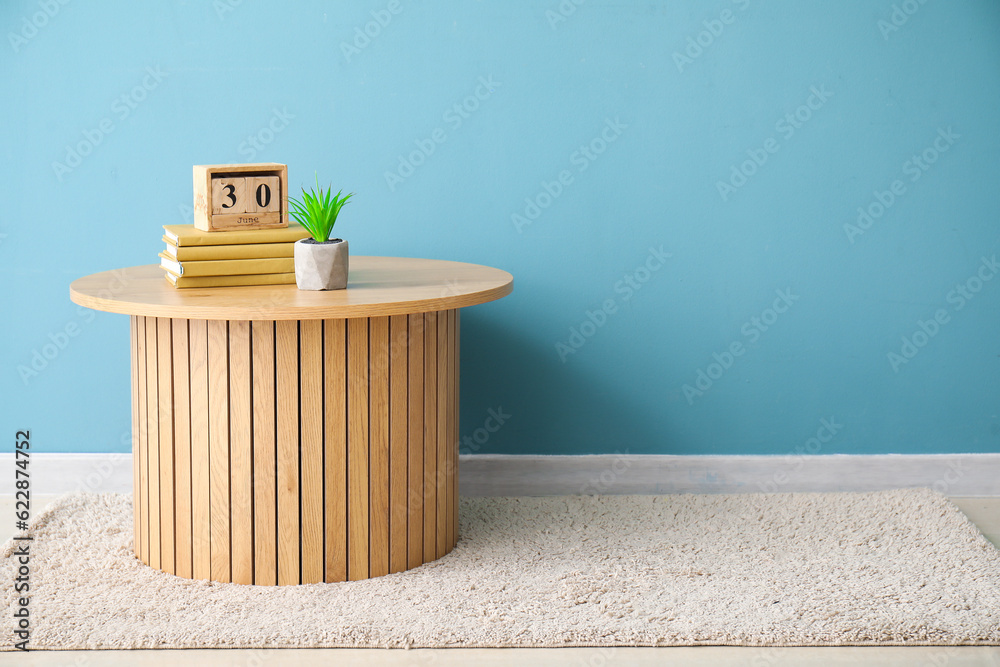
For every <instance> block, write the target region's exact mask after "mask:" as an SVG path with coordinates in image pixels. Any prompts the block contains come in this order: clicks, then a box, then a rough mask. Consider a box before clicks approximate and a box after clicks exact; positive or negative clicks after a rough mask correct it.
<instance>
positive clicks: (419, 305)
mask: <svg viewBox="0 0 1000 667" xmlns="http://www.w3.org/2000/svg"><path fill="white" fill-rule="evenodd" d="M513 283H514V278H513V276H511V275H510V274H509V273H507V272H506V271H501V270H500V269H494V268H491V267H488V266H480V265H479V264H466V263H464V262H451V261H447V260H439V259H417V258H409V257H364V256H359V257H351V269H350V276H349V279H348V283H347V289H342V290H330V291H315V292H314V291H304V290H299V289H298V288H297V287H296V286H295V285H255V286H245V287H213V288H198V289H190V288H188V289H177V288H175V287H173V286H172V285H171V284H170V283H168V282H167V280H166V278H165V277H164V272H163V269H162V268H160V267H159V266H158V265H156V264H148V265H145V266H133V267H130V268H126V269H116V270H113V271H104V272H103V273H95V274H93V275H89V276H86V277H84V278H80V279H78V280H75V281H74V282H73V284H72V285H70V288H69V293H70V298H71V299H72V300H73V302H74V303H77V304H79V305H81V306H86V307H87V308H93V309H94V310H104V311H108V312H111V313H123V314H125V315H142V316H146V317H174V318H183V319H194V320H307V319H325V318H331V319H335V318H347V317H376V316H382V315H403V314H407V313H423V312H428V311H435V310H450V309H452V308H464V307H466V306H474V305H476V304H480V303H486V302H488V301H494V300H496V299H500V298H502V297H504V296H507V295H508V294H510V292H511V290H512V289H513Z"/></svg>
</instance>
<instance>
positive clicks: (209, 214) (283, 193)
mask: <svg viewBox="0 0 1000 667" xmlns="http://www.w3.org/2000/svg"><path fill="white" fill-rule="evenodd" d="M193 171H194V226H195V227H196V228H197V229H200V230H202V231H206V232H214V231H223V230H233V229H267V228H271V227H287V226H288V167H287V166H286V165H283V164H279V163H276V162H265V163H260V164H215V165H195V166H194V169H193Z"/></svg>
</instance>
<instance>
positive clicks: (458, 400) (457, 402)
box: [451, 309, 462, 546]
mask: <svg viewBox="0 0 1000 667" xmlns="http://www.w3.org/2000/svg"><path fill="white" fill-rule="evenodd" d="M461 322H462V311H461V310H458V309H456V310H455V343H454V349H452V355H453V357H454V360H455V369H454V371H453V375H454V378H455V395H454V398H453V399H452V410H453V411H454V413H455V426H454V428H455V438H454V442H455V447H454V450H453V451H452V453H451V455H452V457H453V458H454V460H455V475H454V476H453V477H452V480H451V486H452V495H453V497H454V501H453V502H454V507H455V516H454V517H452V520H453V522H454V530H455V539H454V541H453V543H452V546H454V545H455V544H458V537H459V535H458V525H459V524H458V518H459V512H458V508H459V495H458V473H459V464H458V443H459V440H460V439H461V437H462V429H461V419H460V415H461V411H460V410H459V408H460V407H461V405H462V393H461V390H460V382H459V379H460V378H461V375H462V374H461V373H460V372H459V369H460V368H461V364H460V363H459V361H460V359H461V355H460V349H461V343H462V330H461V329H462V327H461Z"/></svg>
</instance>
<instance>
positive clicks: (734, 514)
mask: <svg viewBox="0 0 1000 667" xmlns="http://www.w3.org/2000/svg"><path fill="white" fill-rule="evenodd" d="M131 517H132V506H131V498H130V496H127V495H120V494H100V495H96V494H73V495H69V496H64V497H62V498H60V499H59V500H57V501H56V502H55V503H53V505H51V506H50V508H49V509H48V510H46V511H45V512H44V513H42V514H41V515H39V516H38V517H37V518H36V520H35V521H34V522H33V531H32V534H33V535H34V541H33V543H32V552H33V555H32V561H31V586H32V598H31V603H30V610H31V619H32V635H31V641H30V643H29V647H31V648H36V649H42V648H49V649H121V648H188V647H344V646H347V647H457V646H463V647H509V646H518V647H531V646H549V647H551V646H677V645H696V644H727V645H752V646H760V645H769V646H793V645H797V646H824V645H852V644H858V645H865V644H891V645H899V644H903V645H928V644H1000V551H998V550H997V549H996V548H995V547H993V545H991V544H990V543H989V542H987V540H986V539H985V538H984V537H983V536H982V535H981V534H980V533H979V531H978V530H977V529H976V528H975V527H974V526H973V525H972V524H971V523H970V522H969V521H968V520H967V519H966V518H965V516H964V515H963V514H961V512H959V510H958V509H957V508H956V507H955V506H954V505H952V504H951V503H950V502H949V501H948V500H947V499H946V498H945V497H944V496H942V495H940V494H937V493H935V492H932V491H929V490H923V489H911V490H902V491H888V492H877V493H829V494H773V495H764V494H745V495H725V496H724V495H712V496H709V495H675V496H560V497H549V498H465V499H462V500H461V539H460V540H459V542H458V546H457V547H456V548H455V550H454V551H453V552H452V553H450V554H448V555H447V556H445V557H444V558H442V559H440V560H438V561H436V562H433V563H429V564H427V565H423V566H421V567H419V568H416V569H414V570H410V571H408V572H402V573H398V574H393V575H389V576H387V577H381V578H378V579H370V580H367V581H358V582H349V583H338V584H312V585H307V586H297V587H281V588H278V587H254V586H243V585H238V584H213V583H209V582H205V581H188V580H184V579H179V578H177V577H174V576H171V575H167V574H163V573H160V572H157V571H155V570H152V569H150V568H148V567H146V566H144V565H141V564H140V563H139V562H138V561H137V560H136V559H135V557H134V556H133V555H132V546H131V545H132V534H133V531H132V519H131ZM11 551H12V545H11V543H10V542H8V543H7V544H6V545H4V547H3V561H2V564H0V577H2V580H3V581H5V582H8V583H7V584H5V585H4V587H3V590H4V596H5V599H4V602H5V611H4V612H3V613H4V618H6V619H8V620H7V622H6V623H4V624H3V625H4V626H5V627H8V628H9V627H10V622H11V621H10V619H11V618H12V613H13V608H14V604H15V600H14V593H13V591H12V586H11V584H10V582H12V581H13V579H14V576H15V574H14V570H15V563H14V559H13V558H12V557H11ZM2 642H3V648H6V649H10V648H11V646H12V644H13V640H12V639H11V634H10V632H9V631H7V632H3V639H2Z"/></svg>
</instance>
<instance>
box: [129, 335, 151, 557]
mask: <svg viewBox="0 0 1000 667" xmlns="http://www.w3.org/2000/svg"><path fill="white" fill-rule="evenodd" d="M135 326H136V329H135V346H136V348H135V350H136V355H135V361H136V385H137V387H136V400H137V401H138V405H137V408H138V415H137V416H138V419H139V427H138V434H137V436H138V437H137V439H136V443H137V447H136V452H135V455H134V456H135V458H136V460H137V461H138V464H139V483H138V484H136V486H135V492H134V494H133V499H134V504H135V510H134V511H135V515H136V521H135V523H136V524H137V525H138V527H139V539H138V540H137V541H136V546H135V549H136V551H135V553H136V555H137V556H138V557H139V560H141V561H142V562H143V563H146V564H149V467H148V466H149V463H148V459H149V426H148V421H147V419H148V415H147V408H146V386H147V385H146V318H145V317H140V316H137V317H135Z"/></svg>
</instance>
